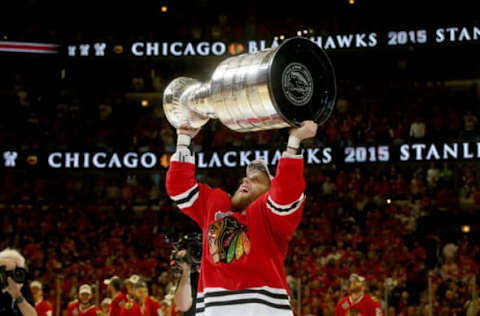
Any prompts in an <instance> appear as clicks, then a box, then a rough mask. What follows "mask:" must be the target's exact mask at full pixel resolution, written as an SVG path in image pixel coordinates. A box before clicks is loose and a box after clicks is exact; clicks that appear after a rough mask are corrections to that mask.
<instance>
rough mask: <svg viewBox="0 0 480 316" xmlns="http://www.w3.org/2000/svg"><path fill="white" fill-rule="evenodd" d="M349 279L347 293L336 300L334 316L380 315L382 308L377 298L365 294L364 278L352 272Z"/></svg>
mask: <svg viewBox="0 0 480 316" xmlns="http://www.w3.org/2000/svg"><path fill="white" fill-rule="evenodd" d="M349 281H350V286H349V289H348V292H349V295H348V296H345V297H344V298H342V299H341V300H340V301H339V302H338V304H337V309H336V312H335V316H355V315H359V316H360V315H361V316H382V315H383V313H382V308H381V304H380V302H379V301H378V299H377V298H375V297H373V296H371V295H369V294H365V291H366V289H367V284H366V282H365V278H364V277H362V276H360V275H358V274H352V275H351V276H350V280H349Z"/></svg>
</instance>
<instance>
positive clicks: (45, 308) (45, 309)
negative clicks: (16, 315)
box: [35, 300, 53, 316]
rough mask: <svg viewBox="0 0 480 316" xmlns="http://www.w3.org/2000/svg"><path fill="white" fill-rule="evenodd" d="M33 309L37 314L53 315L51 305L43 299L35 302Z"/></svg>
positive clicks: (42, 315) (39, 315)
mask: <svg viewBox="0 0 480 316" xmlns="http://www.w3.org/2000/svg"><path fill="white" fill-rule="evenodd" d="M35 310H36V311H37V315H38V316H53V306H52V305H51V304H50V303H49V302H47V301H45V300H41V301H40V302H38V303H35Z"/></svg>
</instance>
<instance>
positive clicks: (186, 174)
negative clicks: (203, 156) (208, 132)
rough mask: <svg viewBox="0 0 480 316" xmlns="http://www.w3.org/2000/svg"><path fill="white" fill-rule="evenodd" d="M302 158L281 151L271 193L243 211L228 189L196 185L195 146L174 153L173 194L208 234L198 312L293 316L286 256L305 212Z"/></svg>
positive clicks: (169, 177)
mask: <svg viewBox="0 0 480 316" xmlns="http://www.w3.org/2000/svg"><path fill="white" fill-rule="evenodd" d="M303 172H304V162H303V157H302V156H290V157H282V158H281V159H280V160H279V163H278V167H277V172H276V176H275V178H274V179H273V180H272V183H271V188H270V190H269V192H267V193H265V194H263V195H262V196H260V197H259V198H258V199H257V200H256V201H254V202H252V203H251V204H250V205H249V206H248V207H247V209H246V210H245V211H244V212H242V213H234V212H232V203H231V200H230V197H229V195H228V194H227V193H226V192H224V191H222V190H220V189H213V188H210V187H209V186H207V185H204V184H201V183H197V181H196V179H195V164H194V160H193V157H192V156H190V155H189V152H188V151H177V152H176V153H175V154H174V155H173V156H172V161H171V164H170V168H169V170H168V173H167V180H166V181H167V183H166V185H167V192H168V194H169V196H170V197H171V199H172V200H173V201H175V202H176V204H177V206H178V207H179V208H180V209H181V210H182V211H183V212H184V213H185V214H187V215H188V216H190V217H191V218H192V219H193V220H194V221H195V222H196V223H197V224H198V225H199V226H200V227H201V229H202V232H203V256H202V262H201V271H200V278H199V284H198V294H197V301H196V310H197V312H196V313H197V315H205V316H209V315H229V316H236V315H241V316H246V315H272V316H273V315H275V316H282V315H293V313H292V311H291V307H290V303H289V296H288V285H287V282H286V278H285V272H284V260H285V255H286V251H287V246H288V241H289V240H290V239H291V237H292V234H293V232H294V231H295V229H296V227H297V226H298V223H299V222H300V219H301V216H302V209H303V206H304V201H305V196H304V194H303V191H304V190H305V180H304V177H303Z"/></svg>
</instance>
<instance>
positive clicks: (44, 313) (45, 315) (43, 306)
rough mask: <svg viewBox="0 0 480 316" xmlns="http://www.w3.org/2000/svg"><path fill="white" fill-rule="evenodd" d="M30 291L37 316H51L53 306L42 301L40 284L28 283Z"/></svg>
mask: <svg viewBox="0 0 480 316" xmlns="http://www.w3.org/2000/svg"><path fill="white" fill-rule="evenodd" d="M30 289H31V290H32V295H33V300H34V301H35V309H36V310H37V314H38V316H53V306H52V305H51V304H50V303H49V302H47V301H46V300H44V299H43V287H42V283H40V282H38V281H33V282H32V283H30Z"/></svg>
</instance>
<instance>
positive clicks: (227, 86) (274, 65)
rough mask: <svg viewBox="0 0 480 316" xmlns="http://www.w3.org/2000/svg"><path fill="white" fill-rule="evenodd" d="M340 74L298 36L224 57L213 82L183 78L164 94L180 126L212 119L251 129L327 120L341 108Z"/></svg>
mask: <svg viewBox="0 0 480 316" xmlns="http://www.w3.org/2000/svg"><path fill="white" fill-rule="evenodd" d="M335 94H336V87H335V72H334V69H333V66H332V64H331V62H330V60H329V58H328V56H327V55H326V54H325V52H324V51H323V50H322V49H321V48H320V47H318V46H317V45H316V44H315V43H313V42H312V41H310V40H308V39H306V38H302V37H296V38H292V39H289V40H286V41H284V42H283V43H282V44H281V45H280V46H278V47H276V48H274V49H269V50H265V51H261V52H257V53H254V54H242V55H238V56H234V57H230V58H228V59H226V60H224V61H223V62H222V63H220V65H218V66H217V68H216V69H215V71H214V73H213V75H212V77H211V80H210V81H208V82H205V83H201V82H199V81H197V80H195V79H191V78H187V77H179V78H176V79H175V80H173V81H172V82H171V83H170V84H169V85H168V86H167V88H166V89H165V91H164V94H163V108H164V111H165V114H166V117H167V119H168V121H169V122H170V124H171V125H173V126H174V127H175V128H178V127H180V126H188V127H192V128H199V127H201V126H202V125H204V124H205V123H207V121H208V120H209V119H210V118H213V119H219V120H220V121H221V122H222V123H223V124H224V125H226V126H227V127H228V128H230V129H232V130H235V131H238V132H250V131H258V130H267V129H277V128H283V127H288V126H299V125H300V123H301V122H303V121H305V120H313V121H315V122H317V123H318V124H323V123H324V122H325V121H326V120H327V119H328V118H329V116H330V114H331V113H332V111H333V108H334V106H335Z"/></svg>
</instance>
